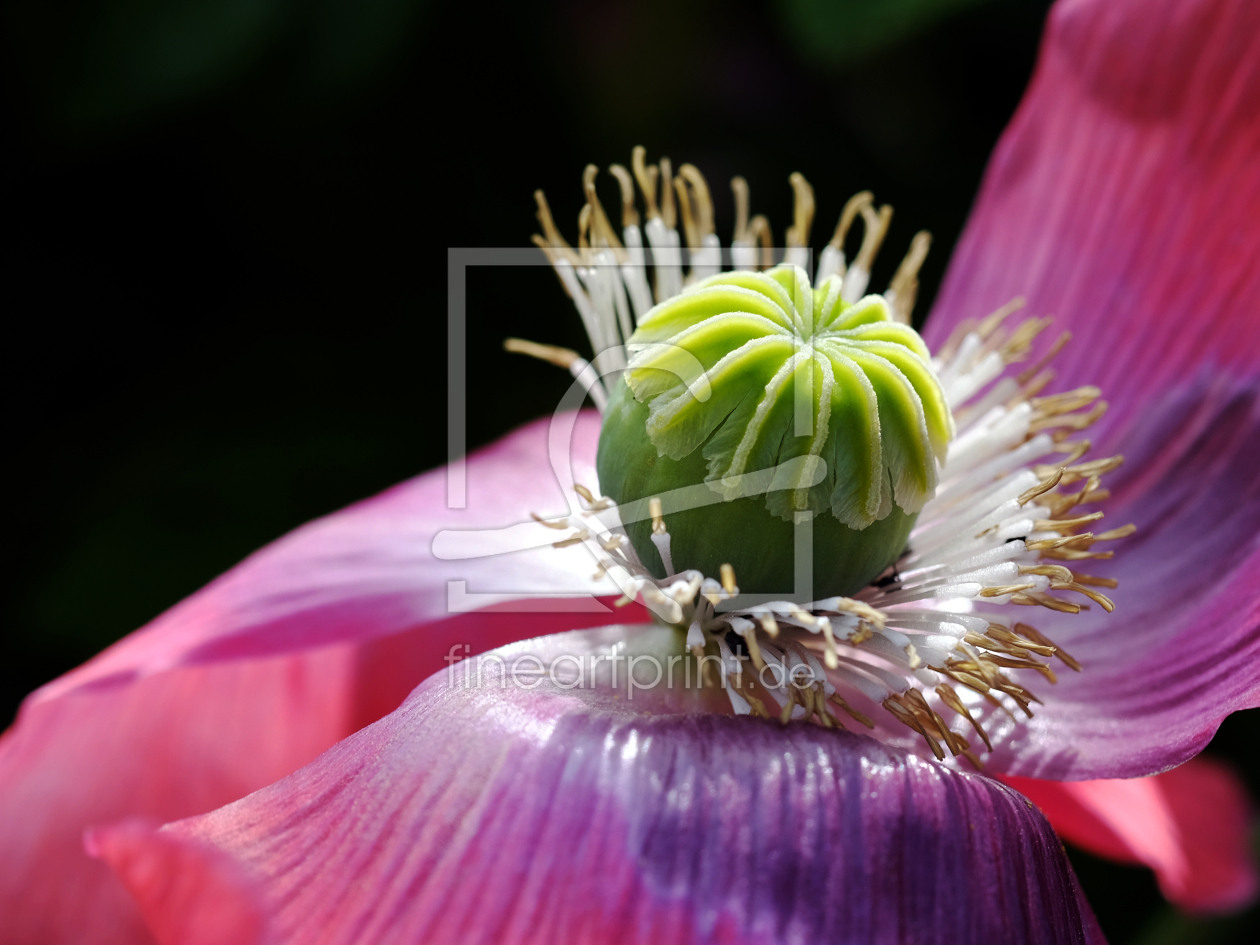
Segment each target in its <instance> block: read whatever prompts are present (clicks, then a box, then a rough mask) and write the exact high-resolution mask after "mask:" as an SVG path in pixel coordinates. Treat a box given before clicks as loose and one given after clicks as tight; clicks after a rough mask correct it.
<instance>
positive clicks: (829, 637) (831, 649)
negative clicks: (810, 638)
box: [818, 617, 840, 669]
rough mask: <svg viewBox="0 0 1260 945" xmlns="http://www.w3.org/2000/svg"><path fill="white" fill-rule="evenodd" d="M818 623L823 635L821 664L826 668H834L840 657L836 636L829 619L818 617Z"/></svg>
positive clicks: (838, 663) (837, 664)
mask: <svg viewBox="0 0 1260 945" xmlns="http://www.w3.org/2000/svg"><path fill="white" fill-rule="evenodd" d="M818 625H819V627H820V628H821V629H822V636H823V664H824V665H826V667H827V668H828V669H835V668H836V667H837V666H839V665H840V657H839V655H838V653H839V651H838V650H837V648H836V636H835V634H834V633H833V632H832V630H831V621H830V620H828V619H827V618H826V617H820V618H819V620H818Z"/></svg>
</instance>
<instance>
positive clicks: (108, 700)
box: [0, 415, 642, 943]
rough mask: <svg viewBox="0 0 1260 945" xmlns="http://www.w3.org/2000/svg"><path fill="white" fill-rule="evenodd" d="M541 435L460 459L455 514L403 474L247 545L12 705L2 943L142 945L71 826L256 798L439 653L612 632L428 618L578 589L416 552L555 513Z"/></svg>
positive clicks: (4, 800)
mask: <svg viewBox="0 0 1260 945" xmlns="http://www.w3.org/2000/svg"><path fill="white" fill-rule="evenodd" d="M595 429H596V421H595V418H593V417H591V416H590V415H583V417H582V418H581V420H580V422H579V426H578V433H579V440H578V446H579V448H580V449H582V450H585V451H586V453H587V454H589V455H592V456H593V454H594V442H593V438H594V435H595ZM545 436H546V424H545V423H538V424H534V425H532V426H530V427H527V428H525V429H523V430H521V431H518V432H517V433H515V434H513V435H511V436H509V437H508V438H507V439H505V440H504V441H501V442H500V443H498V444H495V445H494V446H492V447H490V448H489V449H487V450H484V451H482V452H481V453H479V454H477V455H476V456H474V457H472V458H470V460H469V463H468V488H469V497H470V502H469V506H470V507H469V509H468V510H467V511H466V512H451V511H449V510H447V509H446V508H445V473H444V472H443V471H441V470H439V471H437V472H434V473H428V474H426V475H424V476H420V477H418V478H417V479H415V480H412V481H411V482H409V483H404V484H403V485H401V486H398V487H396V488H395V489H392V490H390V491H389V492H386V493H384V494H383V495H381V496H377V497H376V498H374V499H370V500H368V501H366V502H363V503H360V504H358V505H356V506H354V507H352V508H350V509H347V510H346V511H344V512H339V513H337V514H335V515H332V516H329V517H328V518H326V519H323V520H321V521H319V522H315V523H313V524H312V525H309V526H306V527H305V528H303V529H299V530H298V531H297V532H295V533H294V534H292V535H290V536H288V537H286V538H283V539H281V540H280V541H278V542H276V543H275V544H274V545H272V546H270V547H268V548H265V549H263V550H262V551H260V552H259V553H257V554H256V555H254V556H252V557H251V558H250V559H248V560H247V561H245V562H244V563H242V564H241V565H240V566H239V567H237V568H236V569H235V570H233V571H232V572H229V573H228V574H227V575H225V576H224V577H222V578H220V579H219V580H218V581H216V582H214V583H213V584H211V585H210V586H209V587H207V588H206V589H204V590H203V591H201V592H199V593H198V594H195V595H193V596H192V597H191V598H189V599H188V600H186V601H184V602H183V603H181V604H179V605H177V606H176V607H175V608H173V609H172V610H170V611H168V612H167V613H166V614H164V615H162V616H161V617H159V618H158V619H157V620H155V621H154V622H153V623H152V624H150V625H149V626H148V627H147V628H145V629H144V630H141V631H139V632H138V633H136V634H133V635H132V636H131V637H129V638H127V639H126V640H124V641H122V642H121V643H119V644H118V645H117V646H115V647H113V648H111V649H110V650H108V651H107V652H106V653H104V654H102V655H101V656H100V657H98V658H97V659H96V660H94V661H93V662H91V663H89V664H87V665H86V666H84V667H81V668H80V669H78V670H76V671H75V672H73V673H71V674H69V675H68V676H66V677H63V678H62V679H60V680H58V681H56V682H54V683H52V684H50V685H49V686H46V687H45V688H44V689H42V690H40V691H39V692H38V693H36V694H35V695H34V696H32V697H31V698H30V699H28V700H27V702H26V704H25V705H24V706H23V709H22V712H21V715H20V717H19V720H18V722H17V723H16V724H15V725H14V726H13V728H11V729H10V730H9V731H8V732H6V733H5V734H4V736H3V738H0V809H3V810H4V812H5V816H4V817H3V818H2V819H0V849H3V850H4V851H5V857H4V861H3V864H0V914H2V915H3V916H4V917H5V919H4V924H5V929H6V932H7V933H8V934H9V935H10V936H12V938H13V940H15V941H19V942H28V941H29V942H56V941H75V942H87V943H107V942H108V943H124V942H141V941H148V936H147V935H146V933H144V931H143V929H142V928H141V922H140V918H139V914H138V913H137V911H136V909H135V906H134V904H133V903H132V902H131V900H130V897H128V896H127V894H126V892H125V890H124V889H123V888H122V887H121V885H120V884H119V883H118V881H117V880H116V879H115V877H114V876H113V875H112V874H111V873H110V872H109V871H108V870H106V869H104V868H103V867H102V866H101V864H100V863H97V862H93V861H91V860H88V859H87V858H86V857H84V856H83V853H82V848H81V844H80V837H81V834H82V831H83V829H84V828H85V827H88V826H90V825H92V824H99V823H107V822H110V821H115V820H119V819H120V818H124V817H128V816H132V815H142V816H145V817H149V818H152V819H154V820H157V821H159V822H161V821H166V820H172V819H177V818H180V817H186V816H188V815H190V814H193V813H197V812H199V811H205V810H211V809H213V808H215V807H218V806H220V805H222V804H225V803H227V802H229V801H231V800H234V799H236V798H238V797H241V796H243V795H245V794H248V793H249V792H250V791H253V790H256V789H257V788H259V787H261V786H263V785H265V784H269V783H271V782H273V781H275V780H277V779H278V778H281V777H283V776H284V775H286V774H288V773H289V772H291V771H293V770H294V769H296V768H298V767H300V766H301V765H303V764H305V763H307V762H308V761H310V760H311V759H312V758H314V757H315V756H316V755H318V754H319V753H320V752H321V751H323V750H324V749H326V748H327V747H328V746H330V745H332V744H334V743H335V742H337V741H338V740H339V739H341V738H344V737H345V736H346V735H349V734H350V733H351V732H353V731H356V730H357V729H359V728H361V727H362V726H363V725H365V724H367V723H369V722H371V721H373V720H375V719H377V718H379V717H380V716H381V715H384V714H385V713H387V712H389V711H391V710H392V709H393V708H395V707H396V706H397V705H398V704H399V702H401V701H402V699H403V698H404V697H405V696H406V694H407V693H408V692H410V691H411V689H412V688H413V687H414V686H415V685H416V684H417V683H418V682H419V681H420V680H421V679H423V678H425V677H426V676H427V675H429V674H430V673H432V672H434V671H436V670H438V669H440V668H441V667H443V666H445V665H446V662H445V660H444V657H445V656H446V655H448V654H450V653H451V651H452V647H455V652H456V654H457V655H463V653H464V652H465V651H464V650H463V645H464V644H468V645H469V648H470V650H469V651H468V652H473V653H475V652H480V651H482V650H485V649H488V648H491V647H494V646H498V645H501V644H503V643H507V642H510V641H512V640H516V639H520V638H522V637H529V636H534V635H537V634H539V633H542V632H551V631H554V630H556V629H559V628H563V627H575V626H589V625H591V624H593V623H600V622H605V621H607V620H608V619H612V618H613V617H614V616H615V617H616V618H620V619H627V616H628V615H627V611H625V610H618V611H615V613H614V611H613V610H612V609H611V608H608V607H607V606H606V604H607V600H605V601H604V604H602V605H599V608H600V609H598V610H588V611H571V612H568V613H546V612H533V613H517V612H511V611H503V610H500V611H498V612H494V613H486V612H478V613H465V614H456V615H450V614H447V613H446V593H447V591H446V581H447V579H448V578H452V577H455V576H460V577H463V578H465V579H467V581H468V583H469V590H470V591H494V590H503V589H505V588H511V587H512V586H513V584H511V583H509V584H496V583H493V582H494V581H495V580H496V579H497V577H498V574H499V572H500V571H502V572H503V573H507V574H508V575H510V576H511V578H512V579H513V580H516V579H520V580H522V581H524V580H527V579H528V580H530V581H532V582H533V583H534V586H535V587H537V588H538V589H540V590H543V591H544V592H545V591H547V590H549V589H551V590H557V589H563V588H564V587H566V581H567V582H568V585H567V586H576V587H581V586H582V585H581V584H580V583H578V581H579V580H580V581H588V580H589V571H590V570H591V569H590V566H589V564H587V563H586V562H583V561H582V560H581V559H580V558H578V557H576V556H575V555H571V554H570V555H568V556H567V557H566V555H564V554H562V553H561V552H557V551H555V550H554V549H551V548H546V549H544V550H543V551H541V552H526V553H524V554H518V555H515V556H509V557H514V558H516V559H517V562H516V563H515V564H513V563H511V562H509V563H508V564H506V565H505V564H504V563H503V562H502V560H500V559H497V558H492V559H487V560H485V561H481V562H478V561H454V562H447V561H437V560H434V559H433V557H432V554H431V551H430V543H431V542H432V540H433V534H434V533H435V532H436V531H437V529H438V528H439V527H440V526H442V525H444V524H447V523H450V522H452V521H454V522H460V523H462V524H465V525H496V526H498V525H505V524H511V523H512V522H514V521H519V520H521V519H527V518H528V512H529V511H530V510H531V509H537V510H538V511H540V512H557V511H561V512H562V511H563V510H564V506H563V504H562V503H563V502H564V497H563V495H562V493H561V491H560V489H559V487H558V486H557V485H556V482H555V479H554V477H551V478H550V479H549V478H547V477H548V476H550V464H549V463H547V460H546V439H545ZM579 468H580V467H579ZM581 474H582V473H581V472H579V475H581ZM509 483H510V485H509ZM479 497H485V501H484V502H483V501H480V500H479ZM569 550H570V551H577V552H581V553H585V552H584V551H583V550H582V549H580V548H579V549H569ZM566 562H567V568H566ZM552 565H559V567H557V573H556V575H554V576H551V577H548V576H547V572H546V568H548V567H551V566H552ZM544 606H551V605H546V604H545V603H544ZM555 606H564V605H563V604H558V605H555ZM629 613H630V616H629V619H635V618H634V616H633V614H636V613H637V614H641V613H642V611H641V610H640V609H638V608H630V609H629Z"/></svg>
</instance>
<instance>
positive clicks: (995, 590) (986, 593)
mask: <svg viewBox="0 0 1260 945" xmlns="http://www.w3.org/2000/svg"><path fill="white" fill-rule="evenodd" d="M1036 586H1037V585H1036V584H1001V585H999V586H997V587H986V588H984V589H983V590H982V591H980V596H981V597H1005V596H1006V595H1007V594H1018V593H1019V592H1020V591H1027V590H1030V589H1032V588H1034V587H1036Z"/></svg>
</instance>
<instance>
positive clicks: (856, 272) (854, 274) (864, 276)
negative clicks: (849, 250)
mask: <svg viewBox="0 0 1260 945" xmlns="http://www.w3.org/2000/svg"><path fill="white" fill-rule="evenodd" d="M861 214H862V222H863V223H864V224H865V225H866V231H865V232H864V233H863V234H862V248H861V249H859V250H858V254H857V258H856V259H854V260H853V265H852V267H851V268H850V269H849V271H848V273H846V274H845V277H844V289H843V290H842V291H841V294H840V295H841V298H843V299H844V300H845V301H846V302H850V303H852V302H856V301H857V300H858V299H860V298H861V297H862V296H863V295H864V294H865V293H866V286H867V284H868V283H869V282H870V279H871V266H873V265H874V264H875V257H876V256H877V255H879V248H880V246H882V245H883V242H884V237H885V236H886V235H887V234H888V225H889V224H890V223H891V222H892V214H893V209H892V207H890V206H889V205H888V204H884V205H883V206H882V207H880V208H879V211H878V212H876V210H875V208H874V206H872V205H871V204H869V203H867V204H865V205H864V206H862V208H861Z"/></svg>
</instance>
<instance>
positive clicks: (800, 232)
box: [785, 171, 814, 246]
mask: <svg viewBox="0 0 1260 945" xmlns="http://www.w3.org/2000/svg"><path fill="white" fill-rule="evenodd" d="M788 183H790V184H791V185H792V194H793V200H792V225H791V226H790V227H788V231H787V233H786V234H785V239H786V240H787V245H788V246H808V245H809V232H810V230H811V229H812V228H813V226H814V188H813V187H811V186H810V184H809V181H807V180H806V179H805V175H804V174H801V173H800V172H798V171H794V172H793V173H792V175H791V176H790V177H788Z"/></svg>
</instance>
